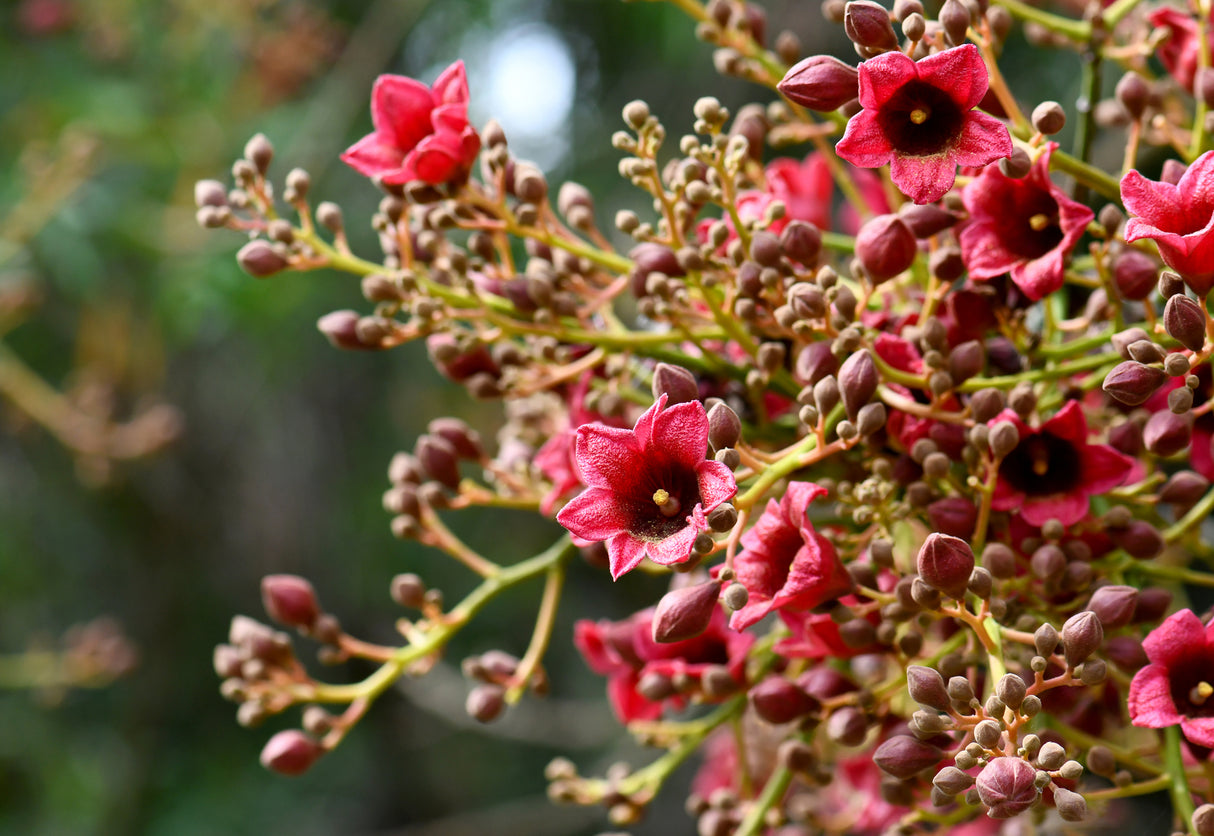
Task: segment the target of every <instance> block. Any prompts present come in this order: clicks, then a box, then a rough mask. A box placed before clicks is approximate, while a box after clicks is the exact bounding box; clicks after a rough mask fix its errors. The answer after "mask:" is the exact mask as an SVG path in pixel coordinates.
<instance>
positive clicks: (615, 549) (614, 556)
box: [607, 531, 645, 581]
mask: <svg viewBox="0 0 1214 836" xmlns="http://www.w3.org/2000/svg"><path fill="white" fill-rule="evenodd" d="M644 559H645V544H644V543H642V542H641V541H640V540H638V539H636V538H635V537H633V536H632V535H631V534H629V533H628V532H626V531H624V532H620V533H619V534H617V535H615V536H614V537H612V538H611V539H610V540H608V541H607V562H608V564H609V566H610V568H611V579H612V580H613V581H618V580H619V579H620V575H623V574H624V573H626V572H631V571H632V570H633V569H635V568H636V567H637V566H638V565H639V564H640V562H641V561H642V560H644Z"/></svg>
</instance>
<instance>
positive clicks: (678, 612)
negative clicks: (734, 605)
mask: <svg viewBox="0 0 1214 836" xmlns="http://www.w3.org/2000/svg"><path fill="white" fill-rule="evenodd" d="M720 594H721V585H720V584H719V583H717V582H716V581H706V582H704V583H702V584H697V585H696V586H685V587H682V588H680V589H673V590H671V591H670V592H667V593H666V594H665V595H663V596H662V600H660V601H658V606H657V609H656V610H655V611H654V613H653V640H654V641H655V642H660V643H663V644H665V643H669V642H681V641H686V640H688V639H694V638H695V637H696V636H698V635H700V634H701V633H703V632H704V631H705V630H707V629H708V622H709V621H711V620H712V614H713V612H714V611H715V610H716V607H717V598H718V597H720Z"/></svg>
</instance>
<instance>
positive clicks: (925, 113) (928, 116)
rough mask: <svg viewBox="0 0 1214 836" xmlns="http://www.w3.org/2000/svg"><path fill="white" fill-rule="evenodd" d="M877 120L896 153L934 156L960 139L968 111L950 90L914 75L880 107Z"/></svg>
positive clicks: (913, 155)
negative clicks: (946, 90) (951, 95)
mask: <svg viewBox="0 0 1214 836" xmlns="http://www.w3.org/2000/svg"><path fill="white" fill-rule="evenodd" d="M877 123H878V124H879V125H880V126H881V131H882V132H883V133H884V134H885V138H886V139H887V140H888V141H889V144H890V145H892V146H893V148H894V151H895V152H896V153H898V154H905V155H908V156H912V157H930V156H933V155H935V154H940V153H943V152H944V151H946V150H947V149H948V148H949V147H950V146H952V145H953V143H954V142H956V141H957V139H958V137H960V135H961V129H962V128H963V127H964V125H965V113H964V111H962V110H961V108H959V107H958V106H957V103H956V102H954V101H953V100H952V99H951V98H950V97H949V94H948V93H947V92H945V91H944V90H941V89H940V88H938V87H934V86H932V85H931V84H928V83H927V82H925V81H921V80H919V79H914V80H912V81H909V82H907V83H906V84H904V85H902V88H901V89H900V90H898V92H897V93H895V94H894V95H893V97H892V98H891V99H890V100H889V102H887V103H886V104H885V105H884V106H883V107H881V108H880V109H878V111H877Z"/></svg>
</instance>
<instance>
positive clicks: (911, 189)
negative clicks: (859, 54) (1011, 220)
mask: <svg viewBox="0 0 1214 836" xmlns="http://www.w3.org/2000/svg"><path fill="white" fill-rule="evenodd" d="M988 84H989V78H988V76H987V72H986V65H985V64H983V63H982V56H981V55H980V54H979V52H978V48H977V47H976V46H974V45H973V44H965V45H963V46H959V47H956V48H954V49H946V50H944V51H942V52H937V53H936V54H935V55H929V56H928V57H927V58H924V59H923V60H921V61H918V62H916V61H913V60H911V59H910V58H908V57H907V56H906V55H903V54H902V53H901V52H898V51H897V50H894V51H892V52H886V53H883V54H881V55H878V56H877V57H875V58H870V59H869V60H867V61H865V62H864V63H862V64H861V65H860V104H861V106H862V107H863V110H861V111H860V112H859V113H857V114H856V115H855V116H853V117H852V118H851V120H850V121H849V122H848V123H847V130H846V131H844V133H843V138H842V139H840V140H839V144H838V145H837V146H836V150H837V151H838V152H839V156H840V157H842V158H843V159H845V160H848V161H849V162H852V163H855V164H856V165H859V166H864V167H866V168H876V167H878V166H882V165H885V164H886V163H890V177H891V178H892V179H893V181H894V183H895V184H896V185H897V186H898V188H899V189H901V191H902V193H903V194H904V195H906V196H907V197H909V198H910V199H911V200H913V201H915V203H931V202H932V201H935V200H939V199H940V198H941V197H943V196H944V193H945V192H947V191H948V190H949V189H951V188H952V187H953V182H954V181H955V180H956V176H957V166H958V165H967V166H982V165H986V164H987V163H990V162H993V161H995V160H997V159H1000V158H1002V157H1008V156H1011V153H1012V138H1011V135H1010V134H1008V130H1007V127H1006V126H1004V124H1003V123H1002V122H1000V121H999V120H998V119H996V118H995V117H993V116H988V115H987V114H985V113H981V112H979V111H976V110H974V107H975V106H977V104H978V103H979V102H980V101H982V97H983V96H985V95H986V91H987V85H988Z"/></svg>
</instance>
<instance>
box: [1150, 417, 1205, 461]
mask: <svg viewBox="0 0 1214 836" xmlns="http://www.w3.org/2000/svg"><path fill="white" fill-rule="evenodd" d="M1192 438H1193V416H1192V414H1190V413H1186V414H1184V415H1177V414H1176V413H1175V412H1172V411H1171V410H1160V411H1159V412H1156V413H1154V414H1153V415H1151V417H1150V418H1148V419H1147V423H1146V426H1145V427H1143V428H1142V443H1143V445H1144V446H1145V447H1146V448H1147V449H1148V450H1150V451H1151V452H1152V453H1154V454H1155V455H1156V456H1162V457H1164V458H1166V457H1168V456H1174V455H1176V454H1177V453H1179V452H1181V451H1182V450H1186V449H1188V447H1189V443H1190V441H1191V440H1192Z"/></svg>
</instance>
